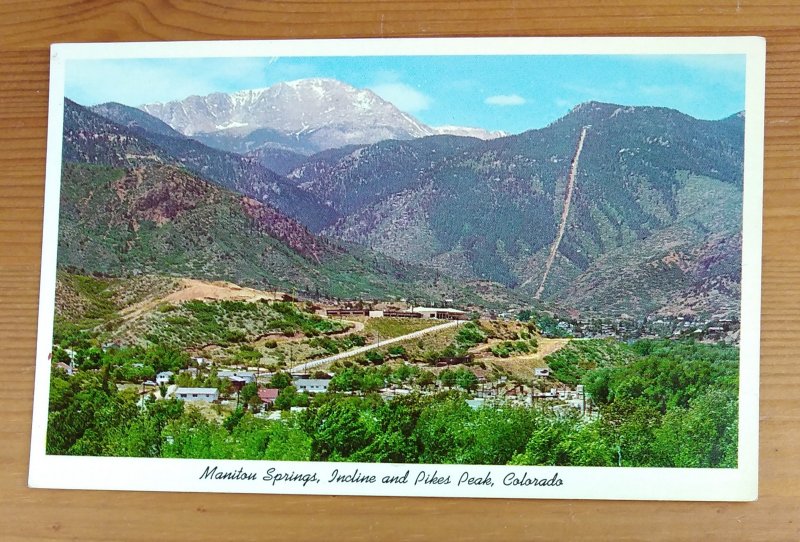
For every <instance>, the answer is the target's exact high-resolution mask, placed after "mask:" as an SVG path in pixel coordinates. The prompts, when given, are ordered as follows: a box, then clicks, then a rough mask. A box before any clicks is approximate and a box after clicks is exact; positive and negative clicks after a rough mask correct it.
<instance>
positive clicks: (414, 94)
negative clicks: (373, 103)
mask: <svg viewBox="0 0 800 542" xmlns="http://www.w3.org/2000/svg"><path fill="white" fill-rule="evenodd" d="M369 89H370V90H371V91H372V92H374V93H375V94H377V95H378V96H380V97H381V98H383V99H384V100H386V101H388V102H391V103H393V104H394V105H395V107H397V108H398V109H400V110H401V111H405V112H406V113H416V112H418V111H425V110H426V109H429V108H430V106H431V102H433V100H432V99H431V97H430V96H428V95H426V94H424V93H422V92H420V91H419V90H417V89H415V88H414V87H411V86H409V85H407V84H405V83H400V82H393V83H379V84H376V85H372V86H370V87H369Z"/></svg>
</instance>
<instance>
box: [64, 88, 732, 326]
mask: <svg viewBox="0 0 800 542" xmlns="http://www.w3.org/2000/svg"><path fill="white" fill-rule="evenodd" d="M298 104H302V106H301V105H298ZM245 125H246V126H245ZM298 126H299V129H298ZM304 127H305V128H304ZM584 130H585V132H586V135H585V138H584V141H583V143H582V150H581V151H580V153H579V159H576V158H577V157H578V156H577V154H576V145H577V143H578V141H579V138H580V134H581V132H582V131H584ZM743 130H744V117H743V115H741V114H739V115H733V116H731V117H728V118H725V119H721V120H718V121H705V120H698V119H695V118H692V117H690V116H688V115H684V114H682V113H680V112H678V111H675V110H670V109H665V108H657V107H626V106H620V105H614V104H605V103H600V102H588V103H584V104H581V105H580V106H578V107H576V108H575V109H573V110H572V111H571V112H570V113H569V114H567V115H566V116H565V117H563V118H561V119H559V120H558V121H556V122H554V123H553V124H551V125H549V126H547V127H545V128H542V129H537V130H530V131H527V132H524V133H521V134H517V135H510V136H509V135H502V136H501V134H490V135H487V134H479V135H481V137H465V136H463V135H443V134H441V133H438V132H437V131H436V129H433V128H429V127H426V126H425V125H423V124H422V123H420V122H418V121H416V119H413V118H412V117H410V116H409V115H407V114H405V113H401V112H399V110H397V108H395V107H394V106H392V105H391V104H389V103H388V102H385V101H384V100H381V99H380V98H378V97H377V96H375V95H374V94H372V93H371V92H369V91H363V90H357V89H354V88H353V87H350V86H348V85H345V84H343V83H338V82H334V81H330V80H320V79H315V80H308V81H299V82H292V83H282V84H279V85H276V86H274V87H270V88H269V89H262V90H258V91H243V92H240V93H234V94H231V95H211V96H207V97H205V98H200V97H190V98H187V99H186V100H183V101H181V102H171V103H170V104H154V105H148V106H143V107H142V108H141V109H136V108H131V107H127V106H123V105H120V104H113V103H111V104H102V105H98V106H94V107H92V108H91V109H88V108H84V107H82V106H79V105H77V104H74V103H72V102H69V101H67V103H66V108H65V123H64V161H65V163H66V164H67V165H68V164H69V163H76V164H93V165H95V166H98V167H99V166H102V167H106V168H114V169H113V171H116V173H115V174H114V175H115V176H116V177H117V178H116V179H115V180H113V181H112V180H109V179H106V181H105V182H106V184H105V185H103V186H104V187H105V188H104V190H106V191H108V193H109V194H110V193H113V192H114V191H115V190H117V188H116V186H117V185H116V184H114V183H119V182H120V179H127V181H126V182H128V183H132V182H134V181H136V180H137V179H138V180H139V181H138V182H139V183H140V184H141V183H145V184H146V183H155V182H156V181H157V183H162V184H163V183H166V185H167V186H172V185H171V184H169V183H174V182H176V181H175V179H176V178H178V179H182V180H181V182H180V183H179V184H180V186H182V187H184V190H189V189H188V188H187V187H188V186H189V185H191V186H192V187H194V188H192V189H191V190H190V192H192V193H195V192H196V191H198V190H199V191H200V192H205V193H208V194H210V195H213V197H211V200H212V201H213V202H214V203H213V205H212V203H211V202H207V201H206V200H202V201H204V202H205V203H204V204H203V205H197V206H188V207H187V206H186V205H184V204H182V203H181V201H183V200H185V199H186V198H184V197H182V196H180V197H179V195H180V194H182V191H181V190H178V189H175V188H174V187H173V189H169V190H157V189H156V185H153V186H150V188H148V189H147V190H145V191H143V192H137V191H135V190H134V191H133V192H131V193H133V194H135V195H136V197H135V198H134V200H130V201H128V200H125V201H126V202H127V203H126V204H125V205H128V206H131V205H133V202H134V201H140V200H141V201H145V202H150V203H152V201H158V202H159V203H158V205H156V208H161V207H163V208H165V209H178V210H179V211H176V213H177V214H176V215H175V217H181V220H186V221H187V222H186V223H185V226H182V227H185V228H189V229H192V230H194V229H198V233H197V234H196V235H195V234H192V235H188V234H187V231H188V230H186V231H184V230H180V231H181V232H182V233H181V235H185V237H184V238H185V239H188V240H187V241H185V242H177V239H172V241H170V242H169V243H166V242H165V241H163V239H162V240H161V241H159V242H158V243H160V244H158V243H156V244H155V245H153V243H154V241H153V239H156V238H158V239H161V237H159V236H158V235H155V234H156V233H158V231H159V229H160V228H161V229H163V228H164V227H165V225H167V226H169V227H170V228H172V227H174V226H175V224H177V222H175V220H176V218H170V219H168V220H167V221H166V222H161V223H159V220H163V217H162V215H163V213H161V211H159V212H156V213H155V214H152V213H151V214H145V215H141V216H138V217H127V216H126V217H125V218H124V219H118V220H117V222H114V223H113V224H112V223H111V222H109V221H110V218H108V217H106V216H105V215H102V214H100V215H99V216H98V217H96V218H95V219H94V220H99V221H101V222H102V221H104V222H103V224H104V226H103V227H106V226H107V227H109V228H111V231H112V232H117V233H119V236H120V239H122V238H123V237H124V238H125V240H126V241H125V243H123V244H117V245H114V246H113V247H106V248H107V249H108V252H109V254H110V253H115V254H116V253H119V251H120V250H122V248H123V247H124V246H127V245H126V244H130V243H133V245H136V246H139V245H142V246H144V245H146V244H148V243H149V244H150V245H153V246H160V247H161V248H162V249H163V251H162V250H159V251H154V252H153V253H152V254H150V255H149V256H148V257H151V258H152V259H151V260H146V258H143V257H139V256H137V257H135V258H133V257H126V258H127V259H125V258H122V259H118V260H119V261H118V263H117V264H116V265H117V267H116V269H120V268H123V267H126V266H127V267H128V268H132V269H137V270H139V269H140V270H141V271H143V272H144V271H147V272H153V271H159V270H160V271H167V272H174V273H178V274H180V273H187V274H189V275H191V274H192V273H195V274H197V273H198V268H200V269H202V272H203V273H205V275H204V277H207V276H209V267H208V266H203V265H201V264H200V262H209V264H208V265H209V266H210V267H211V268H213V269H216V270H217V271H218V272H219V274H218V275H214V277H218V278H227V279H229V280H239V281H242V282H244V283H247V282H253V283H258V285H260V286H263V285H265V284H274V285H280V286H282V287H286V286H287V285H288V284H289V283H294V284H296V285H299V286H297V287H299V288H301V289H302V290H304V291H313V290H314V289H315V288H316V289H318V290H320V291H323V292H328V293H330V292H332V291H334V290H335V291H336V293H337V295H340V296H341V297H358V296H363V295H364V292H369V293H371V294H375V293H377V292H378V291H380V293H381V294H383V295H389V294H391V295H404V296H409V295H413V293H414V291H415V289H417V290H416V291H418V292H422V291H424V292H426V293H425V294H424V295H429V296H430V295H432V296H433V297H436V296H437V295H441V294H444V292H445V291H446V292H447V293H446V294H445V295H449V296H451V297H452V296H457V297H460V298H462V299H466V298H469V297H471V298H472V301H473V302H475V303H487V299H489V298H491V299H493V300H494V301H496V302H497V303H499V304H503V303H517V304H521V305H525V304H526V303H527V304H534V303H535V300H534V297H536V296H535V293H536V291H537V289H538V290H540V291H541V294H542V300H544V301H548V302H551V303H555V304H557V305H559V306H562V307H564V308H568V309H576V310H578V311H580V312H582V313H587V314H593V315H617V316H618V315H623V314H626V315H631V316H642V315H645V314H662V315H678V314H697V315H712V314H717V315H719V314H725V315H735V314H738V303H739V296H740V290H739V282H740V268H741V264H740V253H741V198H742V164H743V140H744V137H743V134H744V131H743ZM452 131H453V132H457V130H455V129H454V130H452ZM461 133H464V132H461ZM490 136H491V137H490ZM498 136H499V137H498ZM67 165H65V168H67ZM69 167H73V166H69ZM74 167H77V166H74ZM76 171H77V172H78V173H76ZM571 171H572V172H573V173H572V174H571V173H570V172H571ZM66 172H67V169H65V177H64V182H70V183H77V184H79V185H82V183H84V182H89V181H86V180H85V178H86V177H87V176H88V177H92V176H93V175H95V173H97V172H96V171H95V172H94V173H92V172H91V171H88V172H87V170H85V169H76V170H75V171H72V172H70V173H69V175H68V174H67V173H66ZM108 175H110V173H108V172H107V171H106V172H104V173H102V174H101V175H100V177H103V178H106V177H108ZM81 179H84V180H83V181H81ZM170 179H172V180H170ZM89 184H92V183H91V182H89ZM134 184H135V183H134ZM148 186H149V185H148ZM198 187H203V188H198ZM92 190H97V188H94V189H92ZM218 190H223V192H218ZM67 193H69V191H67ZM126 193H128V192H126ZM222 193H224V194H226V196H225V197H222V196H220V194H222ZM87 195H88V193H87V192H83V193H82V196H81V197H83V198H84V199H85V198H86V197H87ZM76 197H78V196H77V195H76ZM142 198H143V200H142ZM220 198H221V199H220ZM237 198H238V199H237ZM79 199H80V198H79ZM112 199H113V198H112ZM173 200H176V201H173ZM177 200H180V201H177ZM223 200H224V202H225V203H224V205H223V204H221V203H220V202H221V201H223ZM90 201H93V200H91V198H90ZM98 201H100V200H98ZM103 201H105V202H106V203H104V204H103V205H104V206H105V207H104V208H106V207H107V206H108V201H110V200H103ZM74 203H75V202H74V201H72V204H74ZM150 203H147V204H145V203H141V202H140V203H138V204H137V205H140V206H141V205H144V206H145V207H148V206H152V205H151V204H150ZM64 204H65V202H64V201H63V198H62V209H63V208H64V207H63V205H64ZM567 204H569V206H568V207H567V209H566V210H565V206H566V205H567ZM92 205H94V203H92ZM209 205H211V207H209ZM215 205H216V206H217V207H215ZM219 205H221V207H219ZM159 206H161V207H159ZM134 207H135V206H134ZM200 208H203V209H206V211H204V213H205V214H203V213H201V212H199V211H198V210H197V209H200ZM210 208H213V209H216V211H214V213H211V212H210V211H209V210H208V209H210ZM222 208H224V209H225V210H224V211H222V210H221V209H222ZM74 209H75V208H74V207H73V210H74ZM90 209H91V206H90ZM254 209H258V211H254ZM226 213H227V214H229V215H230V213H233V215H235V216H236V217H237V218H236V221H235V223H236V224H239V226H237V227H236V228H233V229H232V230H231V229H230V228H227V229H226V227H225V226H223V225H222V223H223V222H225V220H224V219H223V218H222V217H223V216H225V215H226ZM113 214H114V215H119V214H124V212H123V208H122V207H119V208H117V209H116V212H115V213H113ZM62 215H63V212H62ZM201 216H202V217H204V218H202V220H201V219H200V217H201ZM212 216H216V217H217V219H216V221H215V220H214V219H212V218H211V217H212ZM70 217H71V219H70V220H77V221H78V222H79V223H81V224H85V222H86V220H88V217H87V216H84V215H82V214H80V213H77V212H72V214H70ZM259 217H260V218H259ZM131 220H133V221H134V222H136V223H137V224H138V226H136V227H134V226H132V225H131ZM64 223H65V224H67V225H68V224H69V220H68V221H67V222H64ZM273 223H274V224H276V226H275V228H273V229H270V228H269V227H267V224H273ZM242 224H245V225H246V227H245V226H243V225H242ZM68 229H69V226H68ZM101 229H102V227H101V226H100V225H99V223H98V224H96V228H95V229H92V228H85V227H81V228H78V229H77V230H74V231H71V233H70V239H65V240H64V242H65V243H66V247H67V248H63V247H62V248H63V250H60V252H59V258H60V261H63V262H64V263H65V264H69V265H73V266H74V265H76V264H77V263H80V262H84V263H87V262H88V263H90V264H91V265H88V268H87V270H91V268H98V270H101V269H100V268H101V267H103V264H102V263H101V262H103V261H106V260H104V258H106V259H107V258H108V254H106V256H103V257H100V256H98V255H95V256H92V257H87V255H86V253H85V252H81V250H78V248H76V247H83V248H82V250H84V251H86V250H87V249H86V247H87V246H88V244H89V243H93V242H95V239H96V238H97V237H98V236H99V237H100V238H102V239H104V240H107V239H108V237H109V236H108V235H106V236H102V235H100V233H99V232H100V231H101ZM559 230H561V233H562V235H558V233H559ZM122 231H124V232H127V233H125V234H124V235H123V234H122V233H121V232H122ZM176 231H178V230H176ZM139 232H146V235H145V234H144V233H142V234H140V233H139ZM115 235H116V234H115ZM115 235H111V237H114V236H115ZM175 235H177V234H175ZM259 236H261V237H259ZM263 236H267V237H269V239H270V240H271V241H270V243H271V244H270V246H271V247H272V248H271V249H270V250H271V251H272V253H276V254H277V253H280V254H284V255H287V256H286V258H284V259H283V260H281V263H279V264H275V265H274V266H273V267H270V266H269V265H265V261H266V260H265V261H259V260H258V258H256V259H253V255H252V254H249V252H250V251H249V250H248V249H247V247H248V245H249V243H251V240H252V242H253V243H254V245H253V246H256V245H258V246H259V247H261V248H259V250H261V252H262V253H264V250H266V249H264V246H265V245H263V242H265V241H264V240H263V239H262V237H263ZM259 239H261V241H259ZM554 240H558V242H555V241H554ZM76 243H77V244H76ZM137 243H138V245H137ZM258 243H262V244H261V245H259V244H258ZM133 245H132V246H133ZM205 245H209V246H213V247H216V248H214V249H213V250H212V249H206V248H203V247H204V246H205ZM225 246H230V247H235V249H234V250H226V249H225ZM278 247H280V250H278ZM208 250H211V252H209V251H208ZM551 251H554V252H553V257H552V258H551V259H552V267H551V268H550V271H549V274H547V275H546V274H545V272H544V270H545V268H546V267H547V266H548V265H549V263H548V262H547V260H548V255H549V254H550V252H551ZM130 252H131V251H130V250H129V251H128V253H130ZM256 252H258V251H256ZM268 252H269V251H268ZM134 253H135V251H134ZM187 254H193V256H192V257H191V258H189V259H188V260H187V258H186V257H185V256H186V255H187ZM223 254H225V255H226V256H224V257H223V256H222V255H223ZM181 255H183V256H181ZM290 256H291V257H290ZM181 258H183V259H181ZM226 258H229V259H230V261H227V260H226ZM297 258H299V259H297ZM189 260H191V261H192V262H193V263H191V265H190V264H189V263H187V262H188V261H189ZM268 260H269V259H268ZM343 260H347V262H348V264H347V265H346V266H344V265H343V264H342V265H339V264H335V263H331V262H340V261H343ZM145 261H148V262H149V263H147V264H146V265H145V263H144V262H145ZM176 261H178V263H176ZM270 261H272V260H270ZM222 262H226V263H222ZM198 266H199V267H198ZM344 267H346V268H347V272H344V271H343V269H344ZM108 269H110V268H108V266H106V267H103V269H102V270H103V271H108ZM290 269H296V272H295V271H290ZM393 270H399V272H397V273H395V272H393ZM212 274H213V273H212ZM545 275H546V279H545ZM357 276H361V277H366V278H364V279H363V280H361V279H357V278H356V277H357ZM370 281H372V282H370ZM365 283H370V284H371V285H370V286H369V287H365V286H364V284H365ZM376 284H380V285H381V287H380V288H377V287H376ZM422 285H424V286H422ZM436 292H440V293H436ZM469 292H473V294H474V295H472V296H470V294H469Z"/></svg>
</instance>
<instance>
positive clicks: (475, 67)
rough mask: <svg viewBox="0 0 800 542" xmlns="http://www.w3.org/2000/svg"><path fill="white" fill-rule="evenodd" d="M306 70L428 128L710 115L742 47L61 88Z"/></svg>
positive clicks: (340, 64)
mask: <svg viewBox="0 0 800 542" xmlns="http://www.w3.org/2000/svg"><path fill="white" fill-rule="evenodd" d="M306 77H328V78H333V79H338V80H340V81H343V82H345V83H348V84H350V85H353V86H355V87H358V88H370V89H372V90H373V91H375V92H376V93H377V94H378V95H380V96H381V97H383V98H384V99H387V100H389V101H391V102H392V103H394V104H395V105H396V106H397V107H399V108H400V109H401V110H403V111H405V112H407V113H411V114H412V115H414V116H415V117H417V118H418V119H420V120H421V121H423V122H425V123H427V124H429V125H431V126H441V125H445V124H449V125H458V126H475V127H481V128H486V129H490V130H504V131H506V132H510V133H517V132H521V131H524V130H528V129H531V128H540V127H542V126H545V125H547V124H549V123H550V122H552V121H554V120H556V119H557V118H559V117H561V116H563V115H564V114H566V113H567V112H568V111H569V110H570V109H571V108H572V107H574V106H575V105H576V104H578V103H581V102H585V101H588V100H598V101H603V102H613V103H619V104H623V105H653V106H663V107H671V108H674V109H678V110H680V111H683V112H684V113H687V114H689V115H692V116H694V117H697V118H702V119H719V118H723V117H726V116H728V115H731V114H733V113H736V112H738V111H741V110H743V109H744V89H745V57H744V55H668V56H654V55H617V56H600V55H571V56H427V57H422V56H417V57H408V56H406V57H403V56H397V57H284V58H214V59H156V60H153V59H133V60H72V61H69V63H68V64H67V73H66V88H65V94H66V96H67V97H68V98H71V99H73V100H75V101H77V102H78V103H81V104H84V105H94V104H97V103H102V102H107V101H116V102H121V103H124V104H127V105H131V106H138V105H141V104H144V103H151V102H156V101H159V102H165V101H170V100H176V99H182V98H185V97H187V96H190V95H193V94H194V95H201V96H202V95H206V94H210V93H212V92H232V91H236V90H242V89H248V88H260V87H267V86H270V85H273V84H275V83H278V82H280V81H289V80H294V79H302V78H306Z"/></svg>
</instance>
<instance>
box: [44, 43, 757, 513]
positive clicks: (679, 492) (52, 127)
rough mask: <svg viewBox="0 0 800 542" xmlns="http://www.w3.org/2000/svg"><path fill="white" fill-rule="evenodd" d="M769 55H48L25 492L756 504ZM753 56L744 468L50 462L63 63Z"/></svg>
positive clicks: (561, 50) (207, 48)
mask: <svg viewBox="0 0 800 542" xmlns="http://www.w3.org/2000/svg"><path fill="white" fill-rule="evenodd" d="M765 51H766V44H765V41H764V39H763V38H759V37H724V38H722V37H720V38H718V37H699V38H695V37H691V38H690V37H685V38H683V37H682V38H672V37H663V38H617V37H598V38H421V39H420V38H410V39H405V38H402V39H356V40H286V41H218V42H171V43H103V44H55V45H53V46H52V49H51V69H50V102H49V120H48V139H47V167H46V183H45V185H46V186H45V202H44V224H43V238H42V268H41V269H42V271H41V273H42V274H41V283H40V293H39V322H38V336H37V352H36V374H35V389H34V407H33V422H32V430H31V456H30V470H29V478H28V483H29V485H30V486H31V487H35V488H62V489H99V490H133V491H185V492H225V493H228V492H230V493H269V494H272V493H278V494H323V495H383V496H426V497H481V498H542V499H623V500H629V499H630V500H689V501H749V500H755V499H756V498H757V495H758V392H759V387H758V382H759V338H760V312H761V311H760V308H761V228H762V200H763V142H764V81H765ZM559 54H580V55H592V54H596V55H616V54H620V55H629V54H637V55H672V54H703V55H709V54H742V55H746V59H747V60H746V62H747V64H746V94H745V111H746V120H745V161H744V195H743V198H744V200H743V230H742V231H743V241H742V305H741V343H740V347H741V350H740V390H739V460H738V468H736V469H669V468H605V467H603V468H598V467H508V466H486V465H483V466H467V465H416V464H414V465H401V464H372V463H315V462H275V461H237V460H197V459H144V458H111V457H67V456H49V455H46V454H45V436H46V429H47V408H48V392H49V379H50V362H49V360H48V356H49V353H50V351H51V348H52V344H51V343H52V330H53V317H54V308H55V282H56V281H55V277H56V248H57V244H58V220H59V219H58V211H59V192H60V183H61V147H62V129H63V115H64V81H65V63H66V61H68V60H73V59H123V58H175V57H186V58H191V57H193V58H210V57H231V58H233V57H265V56H266V57H286V56H297V57H302V56H318V57H319V56H383V55H393V56H408V55H425V56H437V55H559ZM214 466H216V467H218V469H219V470H225V471H236V470H238V469H242V472H248V473H255V474H256V475H257V480H255V481H253V480H208V479H201V476H202V474H203V473H204V472H205V469H206V468H207V467H208V468H213V467H214ZM270 468H274V469H277V471H276V472H283V473H291V472H294V473H310V472H316V473H317V474H318V479H319V480H320V482H318V483H317V482H311V483H306V484H303V483H302V481H298V482H279V483H276V484H272V483H271V481H269V480H264V479H263V476H265V475H266V474H267V471H268V469H270ZM337 468H338V469H339V471H340V472H341V473H352V472H353V471H354V470H355V469H358V472H359V473H361V474H363V475H367V476H368V475H373V474H374V475H376V476H377V477H378V482H377V483H374V484H357V483H353V484H348V483H337V484H331V483H328V482H327V480H328V479H329V478H330V476H331V473H332V472H333V470H334V469H337ZM406 471H409V473H410V474H409V477H410V478H411V479H412V480H414V479H416V477H417V476H418V473H419V472H420V471H425V472H427V473H428V474H432V473H433V471H436V472H437V476H440V477H444V476H448V475H449V476H450V477H451V479H452V480H453V482H452V483H451V484H449V485H432V484H431V485H429V484H416V485H414V484H412V483H411V482H409V483H408V484H403V485H395V484H383V483H380V479H381V477H383V476H386V475H389V476H402V475H403V474H404V473H405V472H406ZM463 472H469V473H470V474H471V475H473V476H484V475H485V474H487V473H489V474H490V476H491V479H492V481H493V482H494V485H492V486H485V485H484V486H468V485H460V486H459V485H456V481H457V480H458V479H459V478H460V477H461V476H462V473H463ZM554 475H556V476H557V478H558V479H560V480H561V481H562V484H561V485H559V486H554V485H550V486H536V485H534V486H531V485H528V486H514V485H511V486H508V485H505V484H504V483H503V480H504V479H507V478H506V477H509V476H514V477H516V478H517V479H521V478H522V477H523V476H524V477H527V479H533V478H536V479H541V480H552V479H553V477H554Z"/></svg>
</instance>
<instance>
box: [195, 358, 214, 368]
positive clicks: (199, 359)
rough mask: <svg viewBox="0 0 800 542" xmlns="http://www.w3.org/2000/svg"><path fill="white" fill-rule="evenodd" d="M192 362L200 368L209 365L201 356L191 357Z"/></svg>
mask: <svg viewBox="0 0 800 542" xmlns="http://www.w3.org/2000/svg"><path fill="white" fill-rule="evenodd" d="M192 361H193V362H195V363H196V364H197V365H200V366H203V365H208V364H209V363H211V362H210V361H209V360H208V359H207V358H204V357H201V356H195V357H193V358H192Z"/></svg>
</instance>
